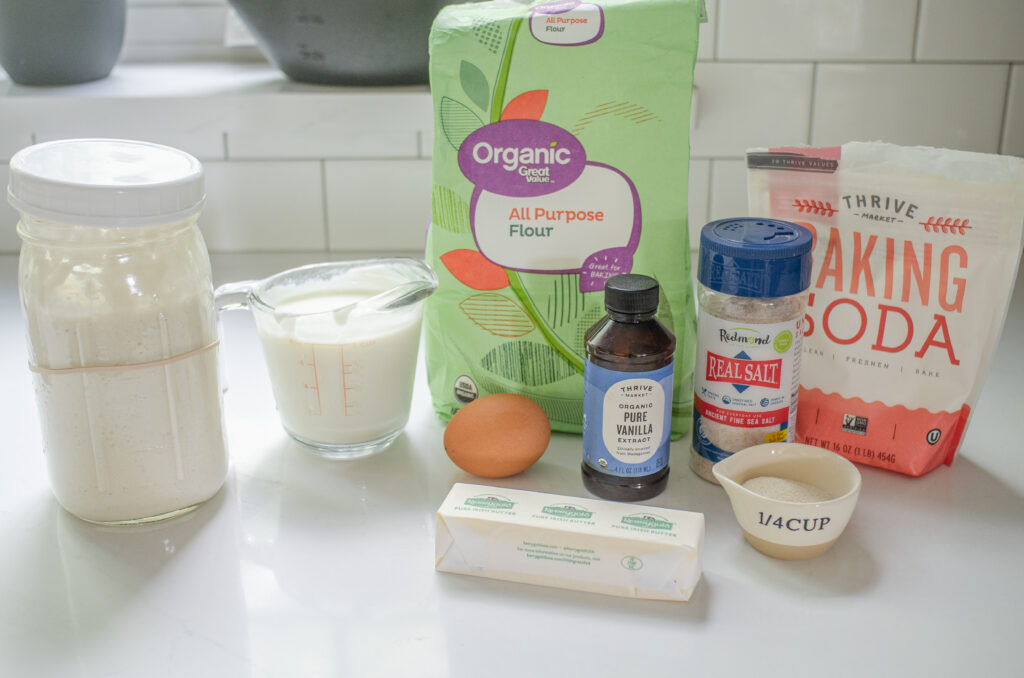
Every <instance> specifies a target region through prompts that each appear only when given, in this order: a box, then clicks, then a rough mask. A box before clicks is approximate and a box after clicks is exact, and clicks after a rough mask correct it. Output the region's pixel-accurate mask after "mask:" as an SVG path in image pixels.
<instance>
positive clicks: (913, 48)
mask: <svg viewBox="0 0 1024 678" xmlns="http://www.w3.org/2000/svg"><path fill="white" fill-rule="evenodd" d="M920 32H921V0H917V7H916V8H915V9H914V34H913V35H912V36H911V37H910V63H916V62H917V36H918V34H919V33H920Z"/></svg>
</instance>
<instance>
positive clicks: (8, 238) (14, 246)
mask: <svg viewBox="0 0 1024 678" xmlns="http://www.w3.org/2000/svg"><path fill="white" fill-rule="evenodd" d="M10 175H11V174H10V170H9V169H8V167H7V165H0V187H2V189H3V190H2V192H3V194H4V195H5V196H6V195H7V182H8V180H9V178H10ZM17 226H18V213H17V212H16V211H15V210H14V208H13V207H11V204H10V203H9V202H7V200H6V199H4V200H3V201H2V204H0V253H5V254H9V253H11V252H17V251H18V250H19V249H21V238H19V237H18V232H17Z"/></svg>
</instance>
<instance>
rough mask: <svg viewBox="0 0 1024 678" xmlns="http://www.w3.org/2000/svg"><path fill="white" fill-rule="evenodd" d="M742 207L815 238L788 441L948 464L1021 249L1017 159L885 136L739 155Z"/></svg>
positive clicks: (862, 456)
mask: <svg viewBox="0 0 1024 678" xmlns="http://www.w3.org/2000/svg"><path fill="white" fill-rule="evenodd" d="M747 167H748V172H749V174H748V176H749V186H748V188H749V199H750V213H751V214H755V215H758V216H765V217H774V218H778V219H786V220H789V221H794V222H796V223H799V224H802V225H804V226H807V227H808V228H810V229H811V230H812V231H813V232H814V234H815V242H814V249H813V257H814V267H813V272H812V275H811V295H810V300H809V304H808V306H809V309H808V314H807V328H806V332H805V334H804V345H803V357H802V360H803V363H802V368H801V379H800V382H801V388H800V405H799V413H798V416H797V436H798V438H799V439H800V440H802V441H803V442H806V443H809V444H812V445H818V446H820V447H825V448H828V449H831V450H835V451H836V452H839V453H840V454H842V455H843V456H845V457H847V458H849V459H851V460H853V461H857V462H862V463H865V464H870V465H873V466H880V467H882V468H888V469H892V470H895V471H899V472H901V473H907V474H909V475H915V476H917V475H922V474H924V473H927V472H928V471H930V470H932V469H934V468H935V467H936V466H938V465H939V464H947V465H948V464H951V463H952V461H953V457H954V456H955V454H956V451H957V449H958V448H959V446H960V442H961V441H962V439H963V434H964V431H965V430H966V427H967V423H968V421H969V420H970V415H971V411H972V409H973V408H974V406H975V403H976V401H977V398H978V393H979V391H980V390H981V385H982V382H983V381H984V377H985V374H986V372H987V371H988V368H989V362H990V359H991V354H992V351H993V349H994V348H995V345H996V343H997V342H998V340H999V334H1000V332H1001V330H1002V327H1003V321H1004V320H1005V318H1006V309H1007V306H1008V304H1009V300H1010V293H1011V291H1012V288H1013V281H1014V279H1015V277H1016V273H1017V266H1018V264H1019V260H1020V257H1021V232H1022V222H1024V159H1021V158H1016V157H1009V156H998V155H987V154H982V153H969V152H964V151H950V150H945V149H937V148H925V147H910V148H908V147H901V146H895V145H892V144H884V143H877V142H875V143H848V144H844V145H843V146H841V147H839V146H836V147H830V148H776V149H770V150H754V151H748V153H747Z"/></svg>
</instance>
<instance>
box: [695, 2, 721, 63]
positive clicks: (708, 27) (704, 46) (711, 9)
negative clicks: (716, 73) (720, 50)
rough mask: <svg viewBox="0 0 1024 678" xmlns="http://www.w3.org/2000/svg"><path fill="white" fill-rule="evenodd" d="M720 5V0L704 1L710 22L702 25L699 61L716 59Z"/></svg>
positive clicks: (698, 45)
mask: <svg viewBox="0 0 1024 678" xmlns="http://www.w3.org/2000/svg"><path fill="white" fill-rule="evenodd" d="M718 3H719V0H704V9H705V10H706V11H707V14H708V20H707V22H706V23H703V24H701V25H700V37H699V38H698V42H697V59H699V60H700V61H711V60H712V59H714V58H715V43H716V40H717V33H718Z"/></svg>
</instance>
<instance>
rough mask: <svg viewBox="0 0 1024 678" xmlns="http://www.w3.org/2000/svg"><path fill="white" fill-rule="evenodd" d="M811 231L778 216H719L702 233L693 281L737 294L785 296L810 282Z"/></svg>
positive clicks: (804, 288) (805, 287)
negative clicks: (726, 217)
mask: <svg viewBox="0 0 1024 678" xmlns="http://www.w3.org/2000/svg"><path fill="white" fill-rule="evenodd" d="M812 244H813V237H812V236H811V232H810V231H809V230H808V229H806V228H805V227H803V226H799V225H797V224H794V223H792V222H789V221H781V220H779V219H759V218H756V217H741V218H736V219H720V220H718V221H712V222H711V223H709V224H707V225H705V226H704V228H703V229H701V232H700V257H699V261H698V264H697V280H699V281H700V283H701V284H702V285H704V286H705V287H708V288H710V289H712V290H714V291H716V292H723V293H725V294H733V295H736V296H740V297H755V298H771V297H786V296H789V295H791V294H797V293H798V292H802V291H804V290H806V289H807V288H808V287H810V285H811V246H812Z"/></svg>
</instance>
